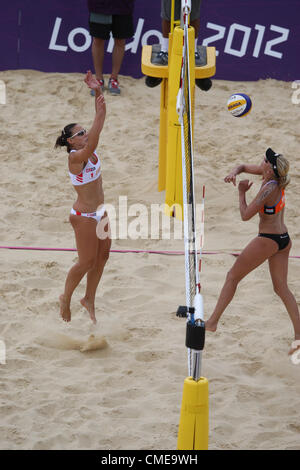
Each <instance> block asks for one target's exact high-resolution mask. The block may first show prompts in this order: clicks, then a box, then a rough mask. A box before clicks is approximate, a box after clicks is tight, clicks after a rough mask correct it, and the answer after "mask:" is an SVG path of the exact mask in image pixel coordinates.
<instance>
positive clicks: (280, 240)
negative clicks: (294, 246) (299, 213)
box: [258, 232, 290, 250]
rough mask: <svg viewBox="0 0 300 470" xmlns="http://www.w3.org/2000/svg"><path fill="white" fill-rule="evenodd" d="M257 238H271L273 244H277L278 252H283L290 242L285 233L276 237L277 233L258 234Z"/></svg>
mask: <svg viewBox="0 0 300 470" xmlns="http://www.w3.org/2000/svg"><path fill="white" fill-rule="evenodd" d="M258 236H259V237H265V238H271V240H274V242H276V243H277V245H278V249H279V250H283V249H284V248H285V247H286V246H288V244H289V242H290V237H289V234H288V233H287V232H286V233H282V234H281V235H278V234H277V233H259V234H258Z"/></svg>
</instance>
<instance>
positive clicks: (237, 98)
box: [227, 93, 252, 117]
mask: <svg viewBox="0 0 300 470" xmlns="http://www.w3.org/2000/svg"><path fill="white" fill-rule="evenodd" d="M227 108H228V111H230V113H231V114H232V115H233V116H235V117H242V116H246V114H248V113H250V111H251V108H252V101H251V98H250V96H248V95H245V93H236V94H234V95H231V96H230V98H229V100H228V101H227Z"/></svg>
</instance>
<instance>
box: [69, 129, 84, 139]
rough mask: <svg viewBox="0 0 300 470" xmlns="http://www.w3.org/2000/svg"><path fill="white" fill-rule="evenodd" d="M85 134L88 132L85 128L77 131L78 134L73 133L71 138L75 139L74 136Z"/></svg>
mask: <svg viewBox="0 0 300 470" xmlns="http://www.w3.org/2000/svg"><path fill="white" fill-rule="evenodd" d="M84 134H86V130H85V129H82V130H81V131H78V132H76V134H74V135H71V137H69V139H73V137H76V136H77V135H78V136H79V137H82V136H83V135H84Z"/></svg>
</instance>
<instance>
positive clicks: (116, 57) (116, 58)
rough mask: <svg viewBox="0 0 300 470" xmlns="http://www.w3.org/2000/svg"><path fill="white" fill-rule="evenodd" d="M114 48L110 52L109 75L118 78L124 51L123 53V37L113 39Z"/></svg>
mask: <svg viewBox="0 0 300 470" xmlns="http://www.w3.org/2000/svg"><path fill="white" fill-rule="evenodd" d="M114 41H115V43H114V48H113V52H112V70H111V76H112V77H113V78H114V79H116V80H117V79H118V75H119V72H120V68H121V65H122V62H123V58H124V53H125V43H126V41H125V39H117V38H115V39H114Z"/></svg>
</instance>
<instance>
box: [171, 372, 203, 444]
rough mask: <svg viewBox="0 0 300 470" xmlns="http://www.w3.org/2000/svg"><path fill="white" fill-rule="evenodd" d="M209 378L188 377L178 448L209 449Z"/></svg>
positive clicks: (184, 390) (185, 382) (185, 383)
mask: <svg viewBox="0 0 300 470" xmlns="http://www.w3.org/2000/svg"><path fill="white" fill-rule="evenodd" d="M208 410H209V406H208V380H207V379H206V378H205V377H201V378H200V379H199V380H198V382H196V381H195V380H193V379H192V377H187V378H186V379H185V381H184V384H183V394H182V404H181V413H180V422H179V429H178V441H177V449H178V450H207V449H208V427H209V425H208Z"/></svg>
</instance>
